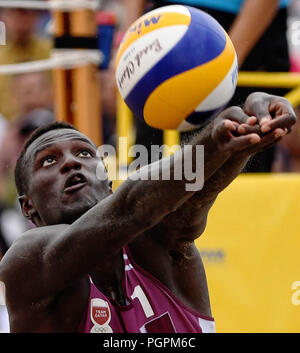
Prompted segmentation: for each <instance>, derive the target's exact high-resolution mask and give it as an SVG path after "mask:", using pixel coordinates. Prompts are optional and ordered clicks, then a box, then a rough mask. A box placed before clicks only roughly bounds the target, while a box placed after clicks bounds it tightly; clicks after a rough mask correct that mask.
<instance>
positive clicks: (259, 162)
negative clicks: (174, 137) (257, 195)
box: [120, 0, 290, 172]
mask: <svg viewBox="0 0 300 353" xmlns="http://www.w3.org/2000/svg"><path fill="white" fill-rule="evenodd" d="M120 2H122V3H123V4H124V5H125V7H126V8H127V23H126V24H125V28H124V29H127V28H128V27H129V25H130V24H131V23H132V22H133V21H134V20H136V19H137V18H138V17H139V16H140V15H141V14H142V12H143V11H145V10H149V8H145V5H146V4H151V3H153V4H154V7H160V6H165V5H171V4H182V5H190V6H194V7H197V8H199V9H201V10H204V11H205V12H207V13H209V14H210V15H212V16H213V17H214V18H215V19H216V20H217V21H218V22H219V23H220V24H221V25H222V26H223V27H224V29H225V30H226V31H227V32H228V33H229V35H230V37H231V39H232V41H233V44H234V46H235V49H236V52H237V56H238V61H239V66H240V69H241V70H245V71H271V72H274V71H285V72H287V71H289V68H290V62H289V53H288V44H287V37H286V30H287V6H288V4H289V2H290V0H281V1H280V0H264V1H261V0H227V1H224V0H180V1H175V0H156V1H146V0H136V1H132V0H120ZM256 90H257V88H255V87H249V88H248V87H246V88H245V87H241V88H240V87H238V88H237V90H236V94H235V96H234V98H233V100H232V101H231V102H230V105H240V104H242V103H243V102H244V101H245V99H246V97H247V96H248V95H249V94H250V93H251V92H253V91H256ZM260 90H261V88H260ZM264 91H267V92H269V93H273V94H278V95H284V94H285V93H286V91H285V90H282V89H278V90H270V89H264ZM136 124H137V143H138V144H144V145H145V146H146V147H147V148H150V145H151V144H161V143H162V132H161V131H159V130H155V129H152V128H150V127H149V126H147V125H146V124H145V123H144V122H143V121H142V120H141V119H136ZM273 159H274V148H271V149H269V150H266V151H264V152H262V153H260V154H258V155H256V156H254V158H252V159H251V161H250V162H249V163H248V165H247V167H246V171H248V172H270V171H271V166H272V163H273Z"/></svg>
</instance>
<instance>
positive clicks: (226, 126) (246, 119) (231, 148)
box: [211, 107, 261, 152]
mask: <svg viewBox="0 0 300 353" xmlns="http://www.w3.org/2000/svg"><path fill="white" fill-rule="evenodd" d="M256 122H257V119H256V117H250V116H249V115H247V114H246V113H245V112H244V111H243V109H242V108H240V107H230V108H228V109H226V110H224V111H223V112H222V113H221V114H220V115H219V116H218V117H217V118H216V119H215V120H214V121H213V128H212V132H211V137H212V139H213V141H214V142H215V143H216V145H217V147H218V149H219V150H220V151H223V152H238V151H243V150H245V149H247V148H249V147H253V145H256V144H258V143H259V142H260V141H261V138H260V136H259V132H260V127H259V126H258V127H255V126H253V125H254V124H256ZM241 126H245V130H247V131H245V134H244V135H241V134H240V133H239V128H240V127H241ZM250 129H252V132H250V131H248V130H250Z"/></svg>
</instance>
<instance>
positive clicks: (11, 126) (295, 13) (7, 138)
mask: <svg viewBox="0 0 300 353" xmlns="http://www.w3.org/2000/svg"><path fill="white" fill-rule="evenodd" d="M246 1H247V0H245V3H246ZM269 1H270V3H271V2H273V3H274V0H273V1H272V0H269ZM171 2H172V1H169V3H171ZM184 2H185V1H178V3H184ZM186 2H188V3H190V4H191V3H195V4H196V3H197V1H190V2H189V1H186ZM206 2H207V1H206ZM228 2H229V1H228ZM166 3H168V1H144V0H141V1H140V0H108V1H104V2H103V8H102V9H101V11H103V12H109V13H112V14H113V15H114V18H115V19H116V21H115V27H114V41H113V43H112V48H111V53H110V54H111V55H110V58H111V60H110V65H109V66H108V67H107V68H105V69H102V70H101V71H100V80H99V84H100V85H101V92H102V121H103V132H104V142H105V143H109V144H115V143H116V112H117V108H116V101H117V99H116V96H117V95H116V85H115V81H114V65H113V61H114V56H115V54H116V51H117V49H118V45H119V43H120V41H121V39H122V36H123V35H124V32H125V30H126V29H127V28H128V26H129V25H130V24H131V23H132V21H134V20H135V19H136V18H138V17H139V16H140V15H141V14H142V13H144V12H146V11H148V10H150V9H152V8H154V7H155V6H160V5H165V4H166ZM199 3H201V1H199ZM204 3H205V1H204ZM212 3H214V1H213V2H212ZM224 3H225V2H224ZM286 3H288V7H287V11H288V12H287V13H288V27H287V28H284V33H285V32H286V35H287V38H288V49H289V56H290V63H291V67H290V70H291V71H300V0H291V1H290V2H289V1H287V2H286ZM212 10H214V11H215V9H211V8H209V9H208V11H212ZM270 11H271V10H270ZM216 13H218V14H219V15H220V14H222V11H220V9H218V11H217V12H216ZM272 16H273V15H272ZM220 18H221V17H220ZM222 18H224V16H223V17H222ZM275 18H276V15H274V16H273V17H272V18H271V19H270V21H272V20H274V19H275ZM234 19H235V17H232V21H233V20H234ZM236 19H239V16H236ZM0 20H1V21H3V22H4V23H5V25H6V31H7V32H6V36H7V38H6V45H2V46H0V65H5V64H14V63H22V62H28V61H34V60H42V59H47V58H49V57H50V55H51V49H52V45H53V43H52V36H51V28H52V27H53V26H52V25H51V16H50V14H49V13H47V12H43V11H33V10H22V9H4V8H2V9H0ZM230 23H231V22H230ZM232 23H233V24H232ZM232 23H231V24H232V26H231V27H228V30H229V31H230V30H232V28H234V26H240V24H239V22H238V21H236V22H232ZM238 28H239V31H241V30H242V29H241V27H238ZM280 30H281V29H280ZM297 31H299V32H298V34H297ZM229 33H230V32H229ZM231 33H232V36H233V38H234V40H236V41H237V43H238V40H237V39H236V34H235V32H234V30H232V31H231ZM100 36H101V31H100ZM256 40H257V39H256ZM273 42H274V43H276V38H273ZM253 45H254V44H253ZM237 47H238V48H240V46H239V44H237ZM248 49H249V51H251V50H252V47H251V48H248ZM248 49H247V50H248ZM243 50H244V49H242V48H241V50H240V53H241V54H240V62H243V63H247V55H248V54H249V52H248V51H247V50H246V51H244V52H243ZM274 53H275V54H273V53H272V52H271V55H273V60H274V61H276V52H274ZM277 59H278V61H280V58H277ZM258 60H260V58H258ZM242 68H243V66H242ZM257 69H260V68H257ZM288 70H289V69H288V68H287V70H284V71H288ZM270 71H272V70H270ZM273 71H274V70H273ZM275 71H276V70H275ZM278 71H279V70H278ZM52 86H53V84H52V74H51V72H44V71H41V72H34V73H26V74H18V75H0V149H1V153H0V259H1V255H3V254H4V253H5V251H7V249H8V248H9V246H10V245H11V243H12V242H13V241H14V239H15V238H16V237H17V236H19V235H20V234H22V232H23V231H24V230H26V229H28V228H29V227H31V226H32V225H31V224H29V223H28V222H27V221H26V220H25V219H23V217H22V216H21V213H20V209H19V205H18V200H17V195H16V191H15V187H14V177H13V173H14V167H15V163H16V159H17V156H18V153H19V152H20V150H21V148H22V145H23V143H24V141H25V140H26V138H28V137H29V136H30V134H31V133H32V132H33V131H34V130H35V129H36V128H37V127H39V126H41V125H43V124H46V123H49V122H51V121H53V120H54V119H55V117H54V104H53V87H52ZM266 91H267V90H266ZM296 111H297V112H299V113H300V108H297V107H296ZM99 118H100V117H99ZM144 128H145V127H141V126H140V125H139V124H137V125H136V131H135V132H136V134H137V136H138V135H139V132H140V131H143V134H140V135H139V136H140V137H139V138H140V140H139V143H143V139H145V141H146V140H147V136H146V135H145V134H147V133H148V134H149V136H150V140H151V141H155V139H154V140H153V139H152V135H151V134H152V133H153V132H151V131H150V132H149V131H148V130H145V131H144V130H143V129H144ZM139 129H140V130H139ZM145 143H146V142H145ZM261 171H268V172H300V126H299V123H298V125H297V126H296V127H295V128H294V130H293V132H292V133H291V134H289V135H288V136H287V137H286V138H284V139H283V140H282V142H281V143H280V144H279V145H278V146H277V147H276V149H275V151H274V153H273V155H272V160H271V164H270V166H269V167H268V170H264V169H263V170H261V169H258V170H251V172H261ZM0 330H1V328H0Z"/></svg>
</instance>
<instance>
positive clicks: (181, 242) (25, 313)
mask: <svg viewBox="0 0 300 353" xmlns="http://www.w3.org/2000/svg"><path fill="white" fill-rule="evenodd" d="M269 113H270V114H271V115H272V117H273V119H272V118H271V116H270V115H269ZM253 115H255V116H256V117H257V118H258V121H259V122H260V124H258V123H257V119H256V118H255V117H253ZM266 116H267V118H266ZM249 117H251V118H249ZM263 118H265V119H263ZM295 120H296V117H295V114H294V111H293V109H292V107H291V106H290V104H289V103H288V102H287V101H286V100H285V99H283V98H280V97H277V96H270V95H267V94H263V93H257V94H253V95H251V96H250V97H249V98H248V99H247V101H246V103H245V106H244V110H242V109H241V108H239V107H231V108H228V109H227V110H225V111H224V112H223V113H221V114H220V115H219V116H218V117H217V118H216V119H215V120H213V121H212V122H211V123H209V124H208V125H207V126H206V127H205V128H204V129H203V130H202V132H200V133H199V134H198V135H197V136H195V137H194V139H193V141H191V145H192V146H193V148H192V151H193V153H192V154H186V155H184V158H185V159H191V158H192V157H194V158H193V163H194V164H195V163H197V161H196V160H195V150H196V148H195V147H196V146H197V145H204V147H205V162H204V168H205V169H204V171H205V172H204V187H203V189H202V190H199V191H195V192H192V191H186V184H187V183H190V182H191V181H190V180H189V181H188V180H185V179H184V178H183V180H172V175H173V174H174V171H175V169H176V168H177V167H178V163H180V164H179V165H180V166H182V163H181V158H180V156H181V154H182V150H179V151H178V152H176V153H175V154H174V155H172V156H171V157H170V161H171V163H170V166H171V167H170V172H171V180H170V181H167V180H141V179H142V178H141V179H140V180H136V181H133V180H132V179H130V178H129V179H128V180H126V181H125V182H124V183H123V184H122V185H121V186H120V187H119V188H118V189H117V191H116V192H115V193H112V191H111V189H110V183H109V181H108V180H107V179H106V180H103V178H100V179H102V180H100V179H99V178H97V177H96V168H97V165H98V164H99V163H101V160H100V159H99V158H98V157H97V155H96V146H95V145H94V144H93V142H91V141H90V140H89V139H88V138H87V137H86V136H84V135H83V134H81V133H80V132H79V131H77V130H74V129H73V128H72V127H69V126H68V125H64V124H59V123H57V124H54V125H50V126H48V127H45V128H44V129H39V130H37V131H36V133H34V134H33V135H32V137H31V139H30V140H29V141H28V142H27V144H26V145H25V147H24V150H23V153H22V154H21V156H20V158H19V160H18V163H17V167H16V184H17V188H18V192H19V194H20V202H21V206H22V210H23V213H24V215H25V217H27V218H29V219H30V220H32V222H33V223H35V225H36V226H37V227H36V228H35V229H33V230H30V231H28V232H27V233H25V234H24V235H23V236H22V237H20V238H19V239H18V240H17V241H16V242H15V243H14V244H13V245H12V247H11V248H10V250H9V251H8V252H7V254H6V255H5V257H4V258H3V260H2V262H1V263H0V281H2V283H4V284H5V288H6V303H7V308H8V311H9V316H10V327H11V331H12V332H149V333H151V332H213V331H214V321H213V319H212V318H211V309H210V303H209V294H208V289H207V283H206V278H205V271H204V268H203V264H202V261H201V258H200V256H199V253H198V251H197V248H196V246H195V244H194V240H195V239H196V238H197V237H199V236H200V235H201V233H202V232H203V231H204V229H205V225H206V219H207V214H208V211H209V209H210V208H211V206H212V205H213V203H214V201H215V199H216V197H217V195H218V194H219V192H221V191H222V190H223V189H224V188H225V187H226V186H227V185H228V184H229V183H230V182H231V181H232V180H233V179H234V178H235V177H236V176H237V175H238V174H239V172H240V171H241V169H242V168H243V166H244V165H245V163H246V161H247V160H248V158H249V156H250V155H251V154H253V153H255V152H257V151H260V150H263V149H264V148H267V147H268V146H270V145H272V144H274V143H276V142H277V141H278V140H280V138H281V137H282V136H283V135H284V134H286V133H287V132H288V130H289V129H290V128H291V126H292V125H293V124H294V123H295ZM152 168H158V169H159V172H160V174H162V173H163V172H164V171H163V168H164V166H163V165H162V163H156V164H155V165H154V166H152ZM143 173H147V170H145V169H141V171H140V174H141V175H143Z"/></svg>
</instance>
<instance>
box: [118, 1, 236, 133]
mask: <svg viewBox="0 0 300 353" xmlns="http://www.w3.org/2000/svg"><path fill="white" fill-rule="evenodd" d="M115 74H116V82H117V87H118V90H119V92H120V94H121V96H122V98H123V100H124V101H125V103H126V104H127V105H128V107H129V108H130V109H131V111H132V112H133V113H134V114H135V115H136V116H138V117H140V118H142V119H144V120H145V122H146V123H147V124H148V125H149V126H152V127H154V128H157V129H161V130H165V129H176V130H179V131H187V130H193V129H196V128H197V127H199V125H201V124H202V123H203V122H204V121H207V120H208V119H212V118H213V117H214V116H216V115H217V114H218V113H219V112H220V111H221V110H222V109H224V107H225V106H226V104H227V103H228V102H229V101H230V99H231V98H232V96H233V94H234V91H235V88H236V84H237V76H238V64H237V57H236V52H235V49H234V46H233V44H232V42H231V40H230V38H229V36H228V34H227V33H226V31H225V30H224V29H223V27H222V26H221V25H220V24H219V23H218V22H217V21H216V20H215V19H214V18H213V17H212V16H210V15H208V14H207V13H205V12H203V11H201V10H198V9H196V8H193V7H190V6H183V5H170V6H164V7H160V8H158V9H156V10H153V11H150V12H148V13H146V14H145V15H143V16H142V17H140V18H139V19H138V20H137V21H135V22H134V23H133V25H132V26H131V27H130V28H129V29H128V30H127V32H126V34H125V36H124V39H123V41H122V43H121V44H120V47H119V50H118V53H117V57H116V70H115Z"/></svg>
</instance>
